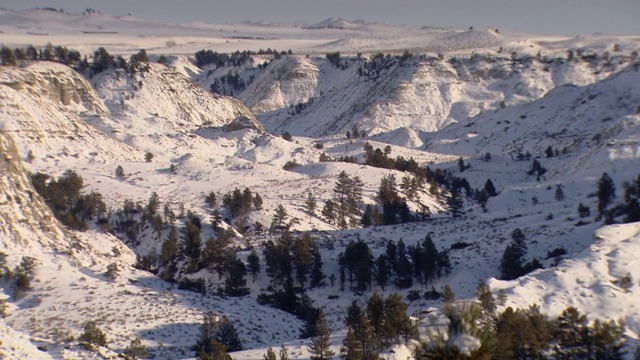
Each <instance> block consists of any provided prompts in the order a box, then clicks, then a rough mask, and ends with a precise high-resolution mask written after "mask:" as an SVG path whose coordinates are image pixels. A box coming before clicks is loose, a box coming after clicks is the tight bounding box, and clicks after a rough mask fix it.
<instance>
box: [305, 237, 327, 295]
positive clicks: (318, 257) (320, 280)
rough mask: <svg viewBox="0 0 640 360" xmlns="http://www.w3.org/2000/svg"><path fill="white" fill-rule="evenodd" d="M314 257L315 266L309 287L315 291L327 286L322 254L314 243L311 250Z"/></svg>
mask: <svg viewBox="0 0 640 360" xmlns="http://www.w3.org/2000/svg"><path fill="white" fill-rule="evenodd" d="M311 254H312V255H313V265H312V267H311V282H310V284H309V286H310V287H311V288H312V289H313V288H316V287H319V286H325V285H326V284H325V282H324V278H325V275H324V272H323V271H322V252H321V251H320V248H319V247H318V245H317V244H316V243H315V242H314V243H313V245H312V248H311Z"/></svg>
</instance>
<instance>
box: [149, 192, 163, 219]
mask: <svg viewBox="0 0 640 360" xmlns="http://www.w3.org/2000/svg"><path fill="white" fill-rule="evenodd" d="M159 208H160V197H159V196H158V193H156V192H155V191H154V192H152V193H151V196H150V197H149V202H148V203H147V209H146V210H147V214H149V215H150V216H153V215H155V214H156V213H157V212H158V209H159Z"/></svg>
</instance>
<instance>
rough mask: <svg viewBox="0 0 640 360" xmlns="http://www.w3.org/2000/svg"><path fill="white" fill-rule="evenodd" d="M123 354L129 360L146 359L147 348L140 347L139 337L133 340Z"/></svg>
mask: <svg viewBox="0 0 640 360" xmlns="http://www.w3.org/2000/svg"><path fill="white" fill-rule="evenodd" d="M123 354H125V355H126V356H128V358H129V359H132V360H135V359H141V358H146V357H147V347H146V346H144V345H142V340H140V338H139V337H136V338H134V339H133V340H131V343H129V346H127V347H126V348H125V349H124V352H123Z"/></svg>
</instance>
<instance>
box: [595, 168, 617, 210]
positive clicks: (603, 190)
mask: <svg viewBox="0 0 640 360" xmlns="http://www.w3.org/2000/svg"><path fill="white" fill-rule="evenodd" d="M597 194H598V214H599V216H602V215H604V212H605V210H606V209H607V207H608V206H609V205H610V204H611V203H612V202H613V199H614V198H615V197H616V187H615V185H614V184H613V180H612V179H611V177H609V175H608V174H607V173H603V174H602V177H601V178H600V180H599V181H598V192H597Z"/></svg>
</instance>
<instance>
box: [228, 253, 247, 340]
mask: <svg viewBox="0 0 640 360" xmlns="http://www.w3.org/2000/svg"><path fill="white" fill-rule="evenodd" d="M246 275H247V267H246V266H245V265H244V262H242V260H240V259H234V260H231V261H230V263H229V264H228V265H227V278H226V279H225V281H224V293H225V295H227V296H245V295H248V294H249V292H250V291H249V288H247V280H246V279H245V276H246ZM232 351H233V350H232Z"/></svg>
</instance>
